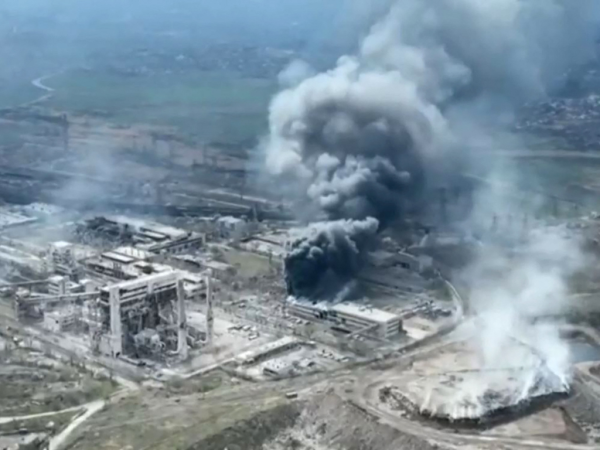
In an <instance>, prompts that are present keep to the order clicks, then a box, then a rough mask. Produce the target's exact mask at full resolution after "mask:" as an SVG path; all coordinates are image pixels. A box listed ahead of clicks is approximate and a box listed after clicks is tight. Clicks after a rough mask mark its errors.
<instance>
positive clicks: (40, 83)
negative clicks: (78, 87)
mask: <svg viewBox="0 0 600 450" xmlns="http://www.w3.org/2000/svg"><path fill="white" fill-rule="evenodd" d="M65 71H66V69H65V70H61V71H59V72H55V73H52V74H49V75H44V76H41V77H39V78H36V79H35V80H32V81H31V84H32V85H33V86H34V87H36V88H38V89H41V90H42V91H44V94H42V95H41V96H39V97H38V98H36V99H35V100H31V101H28V102H25V103H21V104H20V105H17V108H25V107H28V106H33V105H37V104H38V103H42V102H45V101H46V100H48V99H50V98H52V96H53V95H54V92H55V90H54V89H53V88H51V87H49V86H46V85H45V84H44V81H46V80H49V79H50V78H53V77H55V76H57V75H60V74H62V73H64V72H65Z"/></svg>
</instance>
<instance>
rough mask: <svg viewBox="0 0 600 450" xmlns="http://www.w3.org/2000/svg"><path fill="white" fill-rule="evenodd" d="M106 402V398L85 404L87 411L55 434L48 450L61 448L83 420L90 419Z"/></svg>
mask: <svg viewBox="0 0 600 450" xmlns="http://www.w3.org/2000/svg"><path fill="white" fill-rule="evenodd" d="M105 404H106V402H105V401H104V400H96V401H94V402H91V403H88V404H87V405H85V406H84V408H85V409H86V412H85V413H84V414H82V415H81V416H79V417H78V418H77V419H75V420H74V421H72V422H71V423H70V424H69V426H68V427H67V428H65V429H64V430H63V431H61V432H60V433H58V434H57V435H56V436H53V437H52V438H51V439H50V445H49V446H48V450H56V449H58V448H60V446H61V445H62V444H63V443H64V442H65V441H66V439H67V438H68V437H69V436H70V435H71V433H73V431H75V429H76V428H77V427H78V426H79V425H81V424H82V423H83V422H85V421H86V420H88V419H89V418H90V417H92V416H93V415H94V414H96V413H97V412H98V411H100V410H101V409H102V408H104V405H105Z"/></svg>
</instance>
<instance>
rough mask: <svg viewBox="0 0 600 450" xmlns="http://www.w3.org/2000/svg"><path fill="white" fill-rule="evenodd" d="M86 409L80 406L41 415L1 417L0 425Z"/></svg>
mask: <svg viewBox="0 0 600 450" xmlns="http://www.w3.org/2000/svg"><path fill="white" fill-rule="evenodd" d="M85 407H86V405H79V406H72V407H71V408H66V409H61V410H59V411H48V412H44V413H39V414H29V415H27V416H10V417H0V425H2V424H5V423H9V422H13V421H19V420H30V419H38V418H40V417H50V416H55V415H57V414H62V413H68V412H74V411H78V410H80V409H82V408H85Z"/></svg>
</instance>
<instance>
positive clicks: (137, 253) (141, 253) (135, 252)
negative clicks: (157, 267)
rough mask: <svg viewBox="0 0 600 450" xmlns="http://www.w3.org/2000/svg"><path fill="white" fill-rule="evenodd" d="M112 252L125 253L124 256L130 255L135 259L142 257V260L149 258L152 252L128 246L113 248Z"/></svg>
mask: <svg viewBox="0 0 600 450" xmlns="http://www.w3.org/2000/svg"><path fill="white" fill-rule="evenodd" d="M113 252H114V253H119V254H121V255H125V256H130V257H132V258H135V259H143V260H145V259H150V258H151V257H152V256H153V255H152V253H150V252H148V251H146V250H144V249H141V248H135V247H129V246H124V247H119V248H116V249H114V250H113Z"/></svg>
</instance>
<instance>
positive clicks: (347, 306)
mask: <svg viewBox="0 0 600 450" xmlns="http://www.w3.org/2000/svg"><path fill="white" fill-rule="evenodd" d="M329 309H330V310H331V311H336V312H339V313H342V314H348V315H350V316H356V317H364V318H365V319H369V320H372V321H374V322H381V323H385V322H391V321H393V320H398V319H400V316H398V315H397V314H393V313H390V312H387V311H384V310H382V309H377V308H372V307H370V306H366V305H361V304H359V303H338V304H337V305H333V306H332V307H331V308H329Z"/></svg>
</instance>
